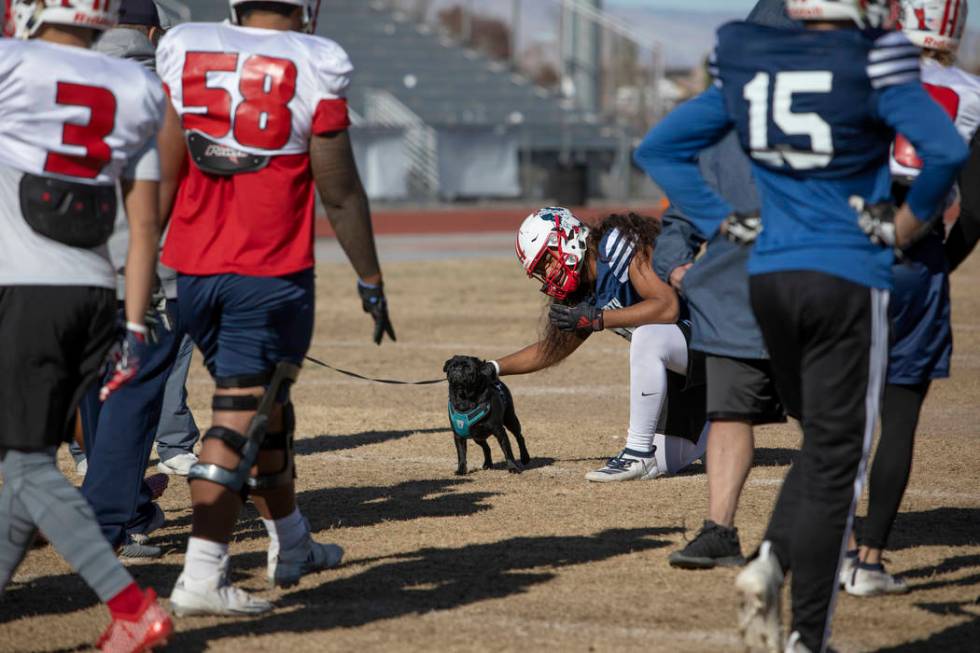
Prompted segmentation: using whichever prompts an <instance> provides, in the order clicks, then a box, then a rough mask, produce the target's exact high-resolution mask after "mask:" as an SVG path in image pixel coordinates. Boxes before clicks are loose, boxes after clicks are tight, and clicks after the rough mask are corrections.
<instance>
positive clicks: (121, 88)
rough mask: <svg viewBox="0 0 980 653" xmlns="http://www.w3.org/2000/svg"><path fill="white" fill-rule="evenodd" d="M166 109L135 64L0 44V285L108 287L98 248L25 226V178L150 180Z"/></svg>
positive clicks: (110, 277)
mask: <svg viewBox="0 0 980 653" xmlns="http://www.w3.org/2000/svg"><path fill="white" fill-rule="evenodd" d="M165 101H166V98H165V96H164V93H163V89H162V87H161V85H160V80H159V79H158V78H157V77H156V76H154V75H153V74H152V73H149V72H147V71H146V70H145V69H144V68H143V67H142V66H140V65H139V64H137V63H133V62H131V61H125V60H123V59H117V58H115V57H109V56H106V55H103V54H99V53H97V52H92V51H90V50H86V49H82V48H76V47H68V46H62V45H56V44H52V43H46V42H44V41H39V40H30V41H21V40H12V39H0V285H76V286H77V285H81V286H96V287H104V288H115V285H116V282H115V273H114V271H113V268H112V264H111V263H110V261H109V255H108V250H107V248H106V247H105V245H99V246H96V247H91V248H85V247H75V246H70V245H67V244H63V243H62V242H58V241H56V240H53V239H52V238H49V237H47V236H45V235H41V234H40V233H38V232H37V231H36V230H35V229H34V228H32V226H31V225H29V224H28V222H27V219H26V217H25V213H24V208H23V199H22V198H23V197H24V193H25V192H26V190H25V189H26V188H27V184H26V181H25V175H27V176H33V177H36V178H41V179H53V180H57V181H58V182H68V183H71V184H81V185H82V186H83V188H84V187H105V186H108V187H110V188H114V187H115V184H116V182H117V181H118V179H119V178H120V177H124V178H128V179H145V180H153V181H156V180H157V179H159V174H160V173H159V159H158V156H157V151H156V134H157V132H158V131H159V129H160V124H161V121H162V117H163V109H164V107H165ZM22 182H23V183H22ZM42 183H43V182H42ZM93 190H94V189H93ZM55 192H57V191H56V190H54V189H53V190H52V193H55ZM81 194H83V193H79V194H77V195H81ZM61 208H65V207H61ZM68 208H69V209H70V207H68ZM68 212H69V215H67V216H62V218H61V219H63V220H71V219H72V216H71V215H70V210H69V211H68ZM113 215H115V214H114V213H113ZM110 229H111V226H110Z"/></svg>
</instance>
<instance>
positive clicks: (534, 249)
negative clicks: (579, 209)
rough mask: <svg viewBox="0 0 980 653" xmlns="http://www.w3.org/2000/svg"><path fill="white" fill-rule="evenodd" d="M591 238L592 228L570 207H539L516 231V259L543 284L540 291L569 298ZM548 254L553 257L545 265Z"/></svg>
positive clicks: (578, 277) (561, 297)
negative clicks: (570, 209) (590, 230)
mask: <svg viewBox="0 0 980 653" xmlns="http://www.w3.org/2000/svg"><path fill="white" fill-rule="evenodd" d="M588 240H589V228H588V227H586V226H585V225H584V224H582V221H581V220H579V219H578V218H576V217H575V216H574V215H573V214H572V212H571V211H569V210H568V209H563V208H561V207H555V206H552V207H548V208H544V209H540V210H538V211H535V212H534V213H532V214H531V215H529V216H527V217H526V218H525V219H524V222H523V223H522V224H521V228H520V229H519V230H518V231H517V243H516V249H517V259H518V260H519V261H520V262H521V266H522V267H523V268H524V271H525V272H526V273H527V276H529V277H534V278H535V279H537V280H539V281H541V282H542V283H543V284H544V286H542V287H541V292H543V293H545V294H546V295H548V296H550V297H554V298H555V299H566V298H567V297H568V296H569V295H570V294H571V293H573V292H575V290H576V289H577V288H578V285H579V280H580V278H581V275H580V273H581V270H582V264H583V263H584V262H585V253H586V251H588ZM545 255H548V256H549V257H550V259H551V260H550V261H545V264H544V265H542V264H541V262H542V260H544V259H545Z"/></svg>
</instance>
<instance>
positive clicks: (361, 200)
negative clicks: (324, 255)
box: [310, 131, 381, 285]
mask: <svg viewBox="0 0 980 653" xmlns="http://www.w3.org/2000/svg"><path fill="white" fill-rule="evenodd" d="M310 167H311V168H312V170H313V179H314V181H315V182H316V188H317V191H319V193H320V197H321V199H322V200H323V208H324V209H325V210H326V212H327V219H329V220H330V224H331V226H333V229H334V232H335V233H336V234H337V242H339V243H340V246H341V247H342V248H343V250H344V253H345V254H346V255H347V258H348V259H349V260H350V262H351V265H352V266H353V267H354V271H355V272H356V273H357V276H358V277H359V278H360V280H361V281H363V282H364V283H367V284H373V285H377V284H380V283H381V265H380V264H379V263H378V251H377V248H376V247H375V245H374V232H373V230H372V229H371V211H370V208H369V205H368V198H367V194H366V193H365V192H364V186H363V185H362V184H361V177H360V175H359V174H358V172H357V165H356V164H355V163H354V153H353V150H352V149H351V144H350V135H349V134H348V133H347V132H346V131H340V132H333V133H330V134H324V135H322V136H314V137H313V138H312V139H311V140H310Z"/></svg>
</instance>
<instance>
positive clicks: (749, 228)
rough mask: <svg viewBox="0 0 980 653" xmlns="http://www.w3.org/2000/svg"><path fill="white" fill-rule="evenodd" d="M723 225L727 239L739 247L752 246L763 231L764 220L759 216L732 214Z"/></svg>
mask: <svg viewBox="0 0 980 653" xmlns="http://www.w3.org/2000/svg"><path fill="white" fill-rule="evenodd" d="M722 224H723V225H724V232H725V238H727V239H728V240H730V241H732V242H733V243H737V244H739V245H751V244H752V243H754V242H755V239H756V238H758V237H759V233H760V232H761V231H762V218H760V217H759V216H758V215H748V214H745V213H732V214H731V215H730V216H728V217H727V218H725V221H724V222H723V223H722Z"/></svg>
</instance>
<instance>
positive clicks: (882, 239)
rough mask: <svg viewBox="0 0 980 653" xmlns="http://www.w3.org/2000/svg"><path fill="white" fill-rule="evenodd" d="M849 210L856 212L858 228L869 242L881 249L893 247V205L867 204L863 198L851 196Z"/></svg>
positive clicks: (883, 203)
mask: <svg viewBox="0 0 980 653" xmlns="http://www.w3.org/2000/svg"><path fill="white" fill-rule="evenodd" d="M850 204H851V208H853V209H854V210H855V211H857V214H858V226H859V227H861V231H863V232H864V233H865V234H866V235H867V236H868V238H870V239H871V242H872V243H874V244H875V245H881V246H882V247H895V213H896V209H895V205H894V204H892V203H891V202H881V203H879V204H867V203H866V202H865V201H864V198H862V197H858V196H856V195H855V196H853V197H851V199H850Z"/></svg>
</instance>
